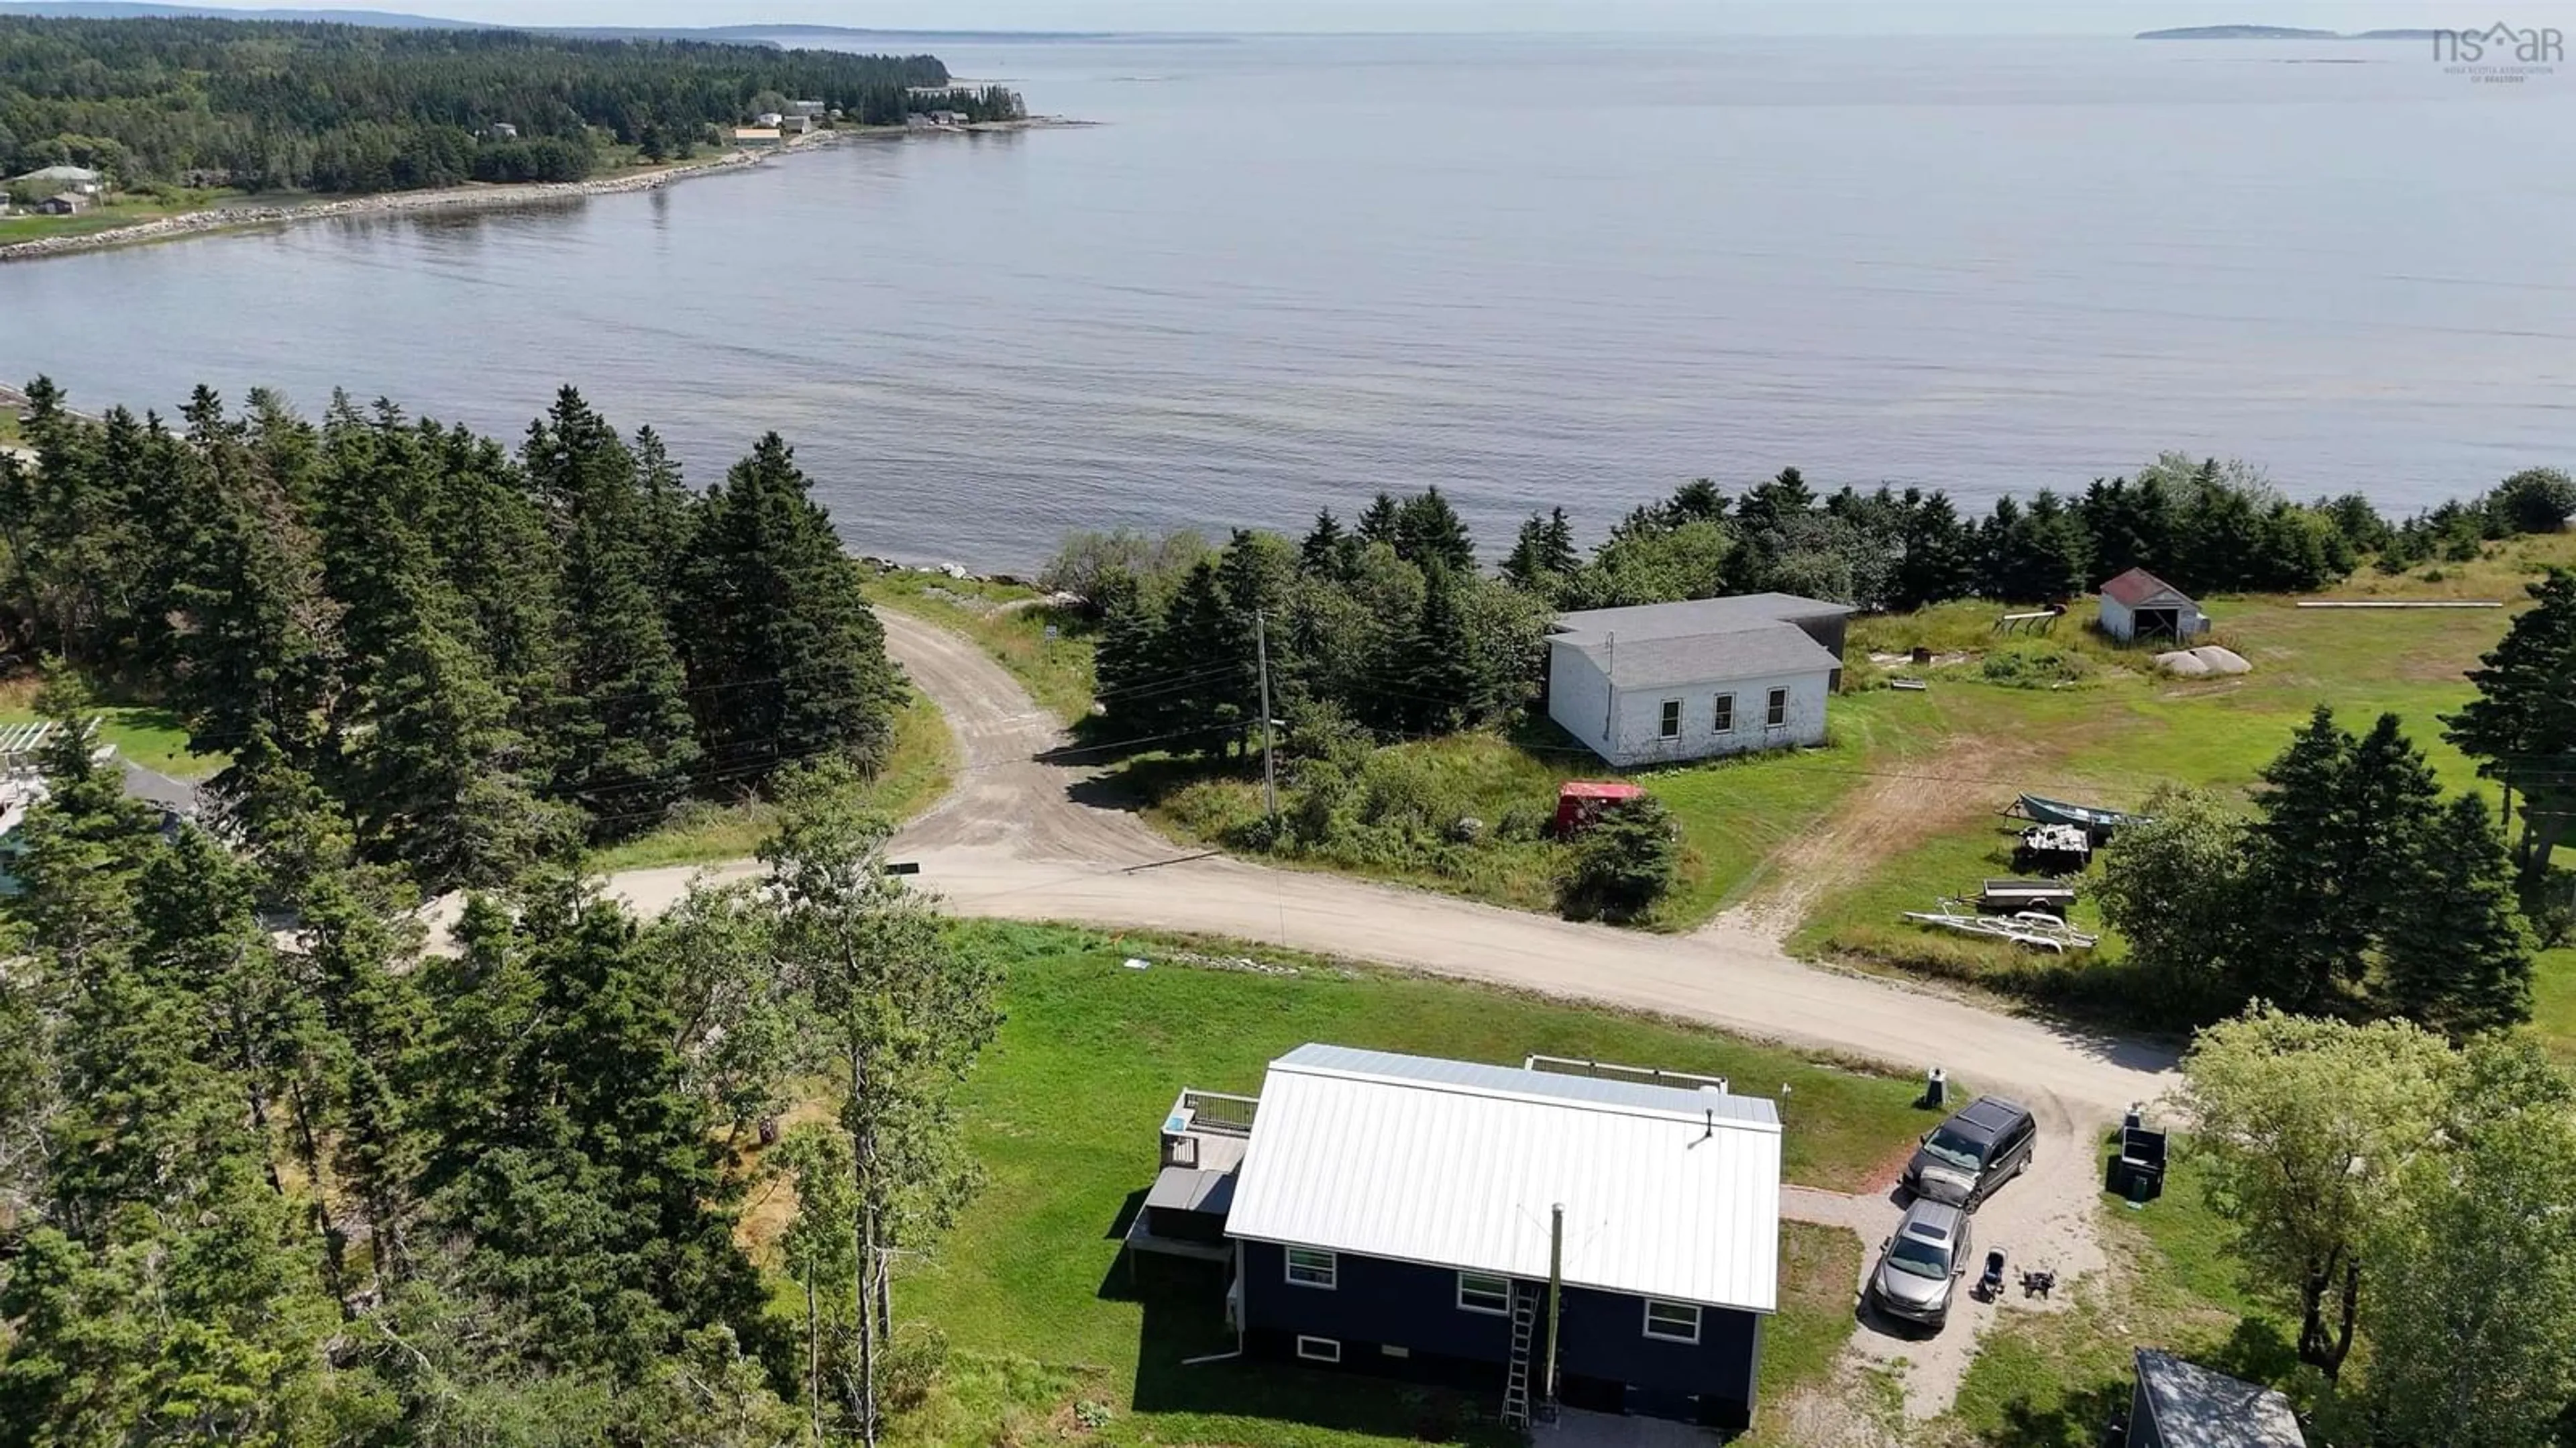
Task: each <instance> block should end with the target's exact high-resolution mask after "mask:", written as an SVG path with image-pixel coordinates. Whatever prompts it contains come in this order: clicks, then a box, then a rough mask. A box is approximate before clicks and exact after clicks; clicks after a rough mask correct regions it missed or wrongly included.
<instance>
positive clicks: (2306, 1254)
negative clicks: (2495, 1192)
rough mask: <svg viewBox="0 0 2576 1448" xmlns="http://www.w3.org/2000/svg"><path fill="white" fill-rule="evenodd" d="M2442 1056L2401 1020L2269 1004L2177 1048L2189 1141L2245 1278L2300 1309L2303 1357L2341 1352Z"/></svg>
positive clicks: (2424, 1125) (2427, 1134)
mask: <svg viewBox="0 0 2576 1448" xmlns="http://www.w3.org/2000/svg"><path fill="white" fill-rule="evenodd" d="M2453 1066H2454V1062H2453V1058H2452V1056H2451V1053H2450V1051H2449V1050H2448V1049H2447V1048H2446V1047H2445V1046H2444V1045H2443V1043H2442V1040H2441V1038H2440V1037H2438V1036H2434V1035H2431V1034H2428V1033H2426V1032H2425V1031H2423V1030H2422V1029H2420V1028H2419V1027H2417V1026H2415V1025H2413V1024H2411V1023H2408V1022H2404V1021H2378V1022H2373V1023H2371V1024H2368V1025H2360V1026H2355V1025H2346V1024H2343V1023H2341V1022H2336V1021H2327V1020H2318V1019H2313V1018H2309V1017H2304V1016H2292V1015H2284V1014H2282V1013H2280V1012H2278V1011H2275V1010H2272V1009H2269V1008H2257V1009H2256V1010H2254V1011H2251V1012H2249V1013H2248V1014H2246V1015H2245V1016H2243V1017H2240V1018H2238V1019H2235V1020H2230V1021H2223V1022H2220V1023H2219V1024H2217V1025H2214V1026H2211V1027H2209V1028H2208V1029H2206V1030H2204V1031H2202V1032H2201V1033H2200V1036H2199V1038H2198V1040H2197V1041H2195V1042H2194V1044H2193V1046H2192V1048H2191V1051H2190V1052H2189V1054H2187V1055H2186V1056H2184V1058H2183V1086H2182V1092H2181V1095H2182V1101H2183V1104H2184V1106H2185V1108H2186V1109H2187V1111H2188V1112H2189V1115H2190V1119H2191V1122H2192V1130H2193V1133H2194V1135H2193V1137H2192V1149H2193V1150H2194V1151H2196V1152H2198V1153H2200V1154H2201V1156H2202V1158H2203V1161H2204V1163H2205V1166H2204V1170H2205V1173H2206V1176H2205V1180H2206V1181H2207V1183H2208V1191H2209V1201H2210V1205H2211V1207H2212V1208H2213V1209H2214V1210H2216V1211H2217V1212H2218V1214H2219V1215H2220V1216H2221V1217H2223V1218H2225V1219H2226V1220H2227V1221H2228V1223H2229V1224H2230V1225H2231V1226H2232V1227H2233V1228H2234V1238H2233V1248H2234V1251H2235V1255H2236V1258H2237V1261H2238V1263H2239V1265H2240V1266H2241V1267H2242V1269H2243V1271H2244V1274H2245V1279H2246V1286H2247V1287H2248V1289H2249V1290H2251V1291H2253V1292H2255V1293H2257V1294H2259V1295H2261V1296H2263V1297H2266V1298H2269V1299H2271V1300H2274V1301H2277V1302H2280V1303H2281V1304H2283V1305H2284V1306H2285V1307H2287V1308H2288V1309H2289V1310H2290V1311H2291V1312H2293V1313H2295V1314H2296V1315H2297V1317H2298V1319H2299V1336H2298V1350H2299V1358H2300V1360H2301V1361H2302V1362H2306V1363H2309V1364H2311V1365H2313V1366H2315V1367H2318V1368H2320V1369H2323V1370H2324V1372H2325V1373H2326V1375H2327V1376H2328V1377H2330V1378H2331V1377H2333V1376H2335V1375H2336V1374H2338V1373H2339V1372H2341V1371H2342V1368H2343V1364H2344V1359H2345V1357H2346V1356H2347V1355H2349V1354H2350V1353H2351V1351H2352V1345H2353V1339H2354V1334H2355V1331H2356V1329H2357V1326H2358V1324H2359V1321H2360V1313H2361V1308H2362V1303H2363V1301H2364V1300H2365V1296H2366V1291H2365V1289H2366V1288H2367V1287H2369V1286H2370V1283H2371V1279H2370V1277H2369V1276H2368V1275H2367V1268H2368V1259H2367V1250H2368V1244H2369V1241H2370V1238H2371V1236H2372V1234H2373V1233H2374V1232H2375V1231H2377V1230H2378V1229H2379V1228H2380V1226H2381V1224H2382V1222H2383V1220H2384V1218H2385V1214H2386V1212H2387V1211H2388V1209H2389V1206H2390V1204H2391V1202H2392V1200H2393V1195H2394V1193H2393V1188H2394V1186H2395V1184H2396V1183H2397V1182H2398V1181H2399V1180H2400V1179H2401V1178H2402V1177H2403V1175H2404V1174H2405V1172H2406V1171H2407V1163H2408V1161H2409V1159H2410V1158H2411V1157H2412V1156H2413V1155H2414V1154H2416V1153H2418V1152H2421V1151H2423V1150H2425V1149H2426V1148H2427V1143H2428V1141H2429V1140H2430V1139H2431V1137H2432V1134H2433V1129H2434V1127H2435V1126H2436V1125H2437V1124H2438V1123H2439V1121H2440V1117H2441V1112H2442V1106H2443V1102H2444V1100H2445V1098H2446V1094H2447V1092H2448V1089H2449V1078H2450V1074H2451V1072H2452V1070H2453Z"/></svg>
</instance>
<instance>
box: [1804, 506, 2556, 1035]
mask: <svg viewBox="0 0 2576 1448" xmlns="http://www.w3.org/2000/svg"><path fill="white" fill-rule="evenodd" d="M2571 559H2576V537H2566V536H2562V537H2555V538H2539V539H2525V540H2521V541H2519V542H2517V543H2514V544H2510V545H2505V546H2502V547H2497V548H2494V549H2491V550H2490V553H2489V556H2487V557H2485V558H2483V559H2481V560H2479V561H2478V562H2475V563H2471V564H2454V565H2449V567H2448V568H2447V569H2434V570H2428V571H2429V572H2434V573H2440V574H2441V575H2442V576H2440V577H2438V578H2432V579H2429V580H2428V579H2427V578H2426V577H2425V576H2424V574H2423V573H2421V572H2419V573H2418V574H2414V575H2409V576H2406V577H2403V578H2391V577H2387V576H2384V575H2379V574H2375V573H2366V574H2363V575H2361V576H2359V577H2357V578H2356V579H2355V580H2354V581H2353V584H2352V585H2351V586H2349V587H2346V588H2338V589H2334V590H2329V591H2328V592H2329V594H2330V595H2332V596H2338V597H2342V596H2361V595H2365V594H2376V595H2380V596H2390V597H2460V596H2476V597H2485V598H2501V599H2508V600H2518V599H2519V598H2520V597H2521V584H2522V582H2523V581H2524V580H2526V579H2527V578H2528V577H2529V576H2530V574H2531V573H2532V572H2533V571H2536V570H2537V569H2538V568H2539V567H2540V566H2542V565H2543V564H2544V563H2548V562H2560V563H2564V562H2568V561H2570V560H2571ZM2210 609H2211V612H2212V615H2213V616H2214V618H2215V619H2216V620H2217V625H2218V638H2219V641H2220V642H2223V643H2225V644H2227V645H2228V646H2229V647H2231V648H2234V649H2236V650H2237V651H2238V652H2239V653H2242V654H2244V655H2245V656H2246V658H2247V659H2249V660H2250V661H2251V662H2252V663H2253V664H2254V667H2255V671H2254V672H2253V673H2252V674H2250V675H2246V676H2243V677H2240V678H2234V679H2200V680H2177V679H2167V678H2162V677H2159V676H2155V675H2152V674H2149V673H2146V672H2142V671H2141V670H2140V669H2139V668H2138V667H2137V663H2138V657H2137V656H2136V655H2134V654H2128V653H2123V652H2121V651H2119V650H2115V649H2113V648H2112V647H2111V646H2110V645H2108V644H2107V643H2105V642H2103V641H2101V640H2099V639H2096V638H2094V637H2092V636H2091V635H2090V633H2089V632H2088V631H2087V630H2084V629H2082V628H2080V627H2078V626H2077V625H2078V623H2079V621H2080V619H2079V616H2078V615H2070V616H2069V617H2068V619H2067V620H2065V621H2064V622H2062V623H2061V624H2060V625H2059V626H2058V628H2059V632H2058V635H2057V638H2056V639H2055V642H2057V643H2059V644H2061V645H2063V646H2066V647H2068V648H2071V649H2072V650H2074V651H2076V652H2077V653H2078V654H2079V655H2081V656H2082V657H2084V658H2086V659H2087V660H2089V661H2090V662H2092V663H2093V664H2094V665H2095V671H2094V673H2093V674H2092V676H2091V677H2090V678H2088V679H2086V680H2085V681H2084V682H2083V683H2082V684H2081V685H2079V686H2077V687H2074V688H2069V689H2063V690H2057V691H2035V690H2029V689H2015V688H2006V687H2002V686H1999V685H1995V684H1990V683H1986V682H1983V681H1982V680H1981V679H1980V678H1979V677H1978V671H1977V667H1976V665H1975V664H1973V663H1968V664H1952V665H1947V666H1943V667H1936V668H1933V669H1930V670H1922V671H1918V672H1921V673H1923V674H1924V675H1925V677H1927V678H1928V679H1929V681H1930V684H1931V687H1930V689H1929V690H1928V691H1926V692H1925V693H1922V694H1915V695H1906V696H1902V697H1908V698H1911V699H1914V700H1916V701H1917V706H1918V708H1919V709H1920V711H1921V713H1920V716H1919V717H1920V720H1921V723H1922V727H1923V728H1925V729H1927V730H1930V731H1936V732H1939V733H1943V734H1946V735H1948V736H1950V737H1951V738H1953V739H1954V740H1955V741H1957V743H1958V747H1957V748H1956V749H1954V750H1952V751H1950V752H1949V753H1948V754H1947V755H1945V767H1944V768H1943V769H1942V770H1941V771H1940V775H1941V779H1942V781H1943V782H1946V783H1947V784H1948V785H1949V786H1950V787H1951V788H1952V789H1954V790H1955V791H1957V792H1958V794H1959V795H1960V796H1961V798H1962V799H1964V800H1965V801H1966V802H1967V804H1968V805H1969V806H1970V807H1966V808H1962V809H1960V810H1958V811H1956V812H1955V815H1954V817H1953V818H1951V819H1949V820H1947V821H1946V822H1944V823H1942V824H1941V826H1940V827H1939V828H1937V829H1935V830H1932V831H1931V832H1929V833H1928V834H1925V835H1923V836H1922V837H1921V838H1919V839H1915V840H1913V841H1911V842H1909V843H1907V844H1905V845H1904V846H1903V847H1902V848H1898V849H1893V850H1889V851H1887V852H1886V853H1885V854H1884V855H1883V856H1882V857H1881V858H1879V859H1877V860H1876V861H1875V862H1873V864H1872V866H1871V868H1870V869H1869V870H1868V871H1867V872H1866V873H1865V874H1864V875H1862V876H1861V877H1860V878H1855V879H1851V880H1848V881H1845V882H1842V883H1841V884H1840V885H1839V886H1838V887H1837V888H1835V889H1832V890H1830V891H1827V892H1826V893H1824V894H1823V895H1822V896H1821V897H1820V898H1819V899H1817V900H1816V901H1815V903H1814V904H1813V906H1812V908H1811V909H1809V910H1808V911H1807V913H1806V916H1805V919H1804V921H1803V923H1802V924H1801V925H1800V927H1799V929H1798V930H1797V931H1796V932H1795V934H1794V935H1793V936H1792V938H1791V944H1792V946H1793V948H1796V949H1798V950H1801V951H1804V952H1808V953H1813V954H1823V955H1831V956H1835V957H1838V958H1842V959H1845V960H1850V961H1854V962H1857V963H1861V964H1865V965H1878V966H1890V967H1896V968H1902V969H1907V970H1914V971H1919V972H1923V973H1929V974H1935V975H1942V976H1947V977H1952V978H1956V979H1962V980H1967V981H1971V982H1974V983H1977V984H1980V985H1985V986H1989V987H1994V988H1998V989H2003V990H2007V991H2012V992H2016V993H2022V994H2034V995H2040V996H2045V997H2051V998H2055V999H2058V1000H2061V1001H2071V1002H2076V1003H2084V1004H2107V1003H2108V1000H2109V994H2110V991H2111V989H2112V985H2113V976H2114V975H2115V974H2116V972H2115V971H2114V970H2113V969H2111V967H2113V966H2115V965H2116V962H2117V961H2118V959H2119V958H2120V945H2119V942H2118V941H2117V939H2116V938H2114V939H2108V940H2106V941H2105V942H2104V945H2103V947H2102V948H2101V949H2100V950H2098V951H2096V952H2094V953H2093V957H2092V958H2091V959H2084V958H2071V959H2067V960H2062V961H2061V960H2059V959H2057V958H2055V957H2048V956H2040V955H2035V954H2033V953H2030V952H2027V951H2024V950H2022V949H2020V948H2018V947H2014V946H2010V945H1999V944H1993V943H1988V942H1984V941H1974V940H1969V939H1966V938H1963V937H1951V936H1943V935H1936V934H1934V933H1932V932H1929V931H1926V930H1923V929H1920V928H1918V927H1916V926H1913V925H1911V924H1908V923H1905V922H1903V921H1901V920H1899V919H1898V918H1897V917H1898V914H1899V912H1901V911H1904V910H1921V909H1929V908H1931V907H1932V905H1933V903H1934V901H1935V900H1936V899H1937V897H1940V896H1942V895H1948V894H1956V893H1959V892H1961V891H1966V890H1972V889H1973V888H1974V886H1975V885H1976V883H1977V882H1978V880H1980V879H1981V878H1983V877H1984V876H1988V875H1999V874H2008V873H2011V854H2012V845H2013V839H2014V833H2015V830H2016V829H2017V825H2015V824H2014V823H2013V822H2009V821H2005V820H2001V819H1998V818H1995V817H1994V815H1993V813H1992V812H1993V811H1995V810H1999V809H2001V808H2002V807H2003V806H2004V805H2006V804H2008V803H2010V802H2011V800H2012V799H2013V797H2014V796H2015V795H2016V794H2019V793H2023V792H2028V793H2033V794H2044V795H2052V796H2058V797H2063V798H2072V799H2077V800H2082V801H2086V802H2091V803H2099V804H2106V805H2111V806H2114V807H2126V806H2133V805H2135V804H2137V803H2138V802H2139V801H2140V800H2141V799H2143V798H2144V797H2145V796H2146V794H2147V793H2148V792H2149V791H2150V790H2151V789H2153V788H2154V787H2155V786H2156V785H2157V784H2159V783H2164V782H2172V783H2177V784H2185V785H2195V786H2203V787H2209V788H2215V789H2219V790H2223V791H2232V792H2241V791H2246V790H2249V789H2250V788H2251V787H2252V786H2253V785H2254V784H2255V783H2256V772H2257V771H2258V770H2260V769H2261V768H2262V767H2263V766H2264V765H2265V764H2266V763H2268V762H2269V761H2270V760H2271V759H2272V758H2273V757H2274V756H2276V755H2278V754H2279V753H2280V752H2281V750H2282V749H2283V748H2285V747H2286V746H2287V744H2288V743H2289V739H2290V735H2291V732H2292V731H2293V730H2295V729H2296V728H2298V727H2299V726H2300V725H2301V724H2303V723H2304V722H2306V720H2307V717H2308V714H2309V712H2310V711H2311V710H2312V709H2313V708H2314V707H2315V706H2316V705H2317V704H2319V703H2325V704H2329V705H2331V706H2333V708H2334V710H2335V713H2336V715H2337V717H2338V719H2339V720H2340V721H2341V722H2342V723H2343V724H2344V725H2345V726H2346V727H2347V728H2352V729H2355V730H2364V729H2367V728H2368V727H2369V725H2370V724H2371V722H2372V721H2373V720H2375V719H2376V718H2377V717H2378V715H2380V714H2381V713H2395V714H2396V715H2398V716H2399V718H2400V719H2401V720H2403V721H2404V724H2405V727H2406V731H2407V733H2408V736H2409V737H2410V738H2412V739H2413V740H2414V741H2415V743H2416V744H2417V745H2418V746H2419V747H2420V748H2422V749H2423V750H2424V752H2425V754H2426V756H2427V757H2428V758H2429V759H2430V760H2431V761H2432V765H2433V768H2434V770H2435V772H2436V774H2437V775H2439V777H2440V779H2441V781H2442V784H2443V786H2444V787H2445V788H2446V789H2451V790H2463V789H2473V788H2474V789H2484V790H2486V791H2487V793H2488V794H2489V796H2490V802H2493V799H2494V797H2495V791H2494V789H2493V787H2492V786H2489V785H2486V784H2484V783H2483V782H2481V781H2480V780H2478V779H2477V777H2476V771H2475V768H2474V766H2473V765H2472V764H2471V762H2470V761H2469V760H2468V759H2467V758H2465V757H2464V756H2462V755H2461V754H2460V752H2459V751H2458V750H2456V749H2454V748H2452V747H2451V746H2450V745H2448V744H2446V743H2444V742H2443V741H2442V738H2441V730H2442V725H2441V717H2440V716H2441V715H2443V714H2445V713H2448V712H2450V711H2452V710H2455V709H2457V708H2458V707H2459V706H2460V705H2461V704H2462V703H2464V702H2466V701H2467V700H2468V699H2469V697H2470V696H2471V691H2470V688H2469V685H2468V683H2467V680H2466V678H2465V677H2464V675H2465V671H2466V670H2468V669H2469V668H2471V667H2474V666H2475V664H2476V661H2477V657H2478V655H2479V654H2480V653H2482V652H2484V651H2485V650H2487V649H2489V648H2491V647H2493V646H2494V644H2495V642H2496V641H2497V640H2498V639H2499V638H2501V637H2502V636H2503V634H2504V631H2505V629H2506V627H2507V626H2508V624H2509V622H2510V614H2509V613H2508V612H2506V611H2502V610H2494V611H2488V610H2438V611H2422V612H2405V611H2388V612H2378V611H2370V612H2346V611H2339V610H2308V609H2299V608H2296V607H2294V606H2292V601H2291V600H2289V599H2280V598H2244V599H2218V600H2213V601H2211V603H2210ZM1992 612H1993V610H1991V609H1990V608H1986V607H1983V606H1977V605H1966V604H1950V605H1944V606H1942V607H1939V608H1935V609H1929V610H1926V611H1924V612H1923V613H1921V614H1917V615H1913V616H1910V617H1906V618H1898V619H1872V620H1866V621H1864V622H1863V623H1861V624H1860V625H1858V626H1856V627H1855V629H1854V631H1853V647H1854V649H1855V650H1858V649H1862V648H1869V649H1876V650H1879V651H1882V652H1897V651H1901V650H1902V649H1905V648H1909V647H1911V646H1913V645H1915V644H1921V645H1924V646H1926V647H1931V648H1934V649H1936V650H1942V651H1949V650H1956V649H1964V648H1971V647H1975V646H1977V643H1976V640H1977V631H1978V630H1979V629H1981V628H1983V627H1985V624H1984V623H1982V622H1980V620H1982V619H1986V618H1990V617H1991V614H1992ZM2080 612H2081V611H2079V613H2080ZM1850 702H1858V701H1850ZM1836 707H1837V709H1838V710H1841V709H1844V708H1846V707H1847V703H1846V702H1845V701H1838V702H1837V705H1836ZM1932 782H1933V781H1929V780H1927V781H1926V783H1927V784H1929V783H1932ZM1899 803H1900V804H1901V803H1902V802H1901V801H1899ZM2097 868H2098V867H2097ZM2077 918H2078V920H2079V922H2086V923H2098V916H2096V915H2094V914H2093V912H2092V907H2091V905H2090V903H2089V902H2086V903H2082V904H2079V906H2078V908H2077ZM2541 974H2542V978H2541V981H2540V988H2539V991H2538V1001H2537V1007H2538V1009H2537V1012H2536V1014H2537V1016H2538V1018H2539V1020H2540V1021H2541V1022H2542V1023H2543V1028H2544V1030H2546V1031H2548V1032H2550V1033H2551V1034H2553V1035H2555V1036H2556V1037H2557V1038H2558V1039H2560V1040H2561V1041H2563V1042H2566V1043H2568V1045H2569V1047H2570V1048H2571V1049H2576V953H2571V952H2566V951H2560V952H2552V953H2551V954H2550V955H2548V956H2546V957H2544V959H2543V961H2542V972H2541Z"/></svg>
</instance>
